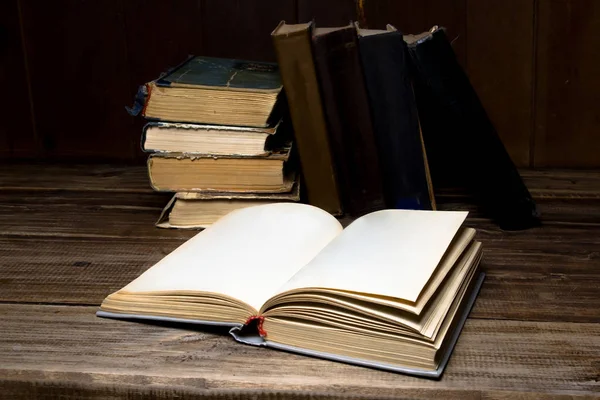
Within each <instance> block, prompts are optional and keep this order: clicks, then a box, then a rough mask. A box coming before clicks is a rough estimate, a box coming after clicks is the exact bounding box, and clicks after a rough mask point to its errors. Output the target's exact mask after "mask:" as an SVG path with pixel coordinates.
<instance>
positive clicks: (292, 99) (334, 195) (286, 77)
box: [272, 25, 342, 214]
mask: <svg viewBox="0 0 600 400" xmlns="http://www.w3.org/2000/svg"><path fill="white" fill-rule="evenodd" d="M280 27H281V25H280ZM280 27H278V29H276V30H275V31H274V32H273V34H272V37H273V43H274V45H275V51H276V53H277V59H278V62H279V70H280V73H281V78H282V81H283V86H284V89H285V92H286V97H287V101H288V104H289V111H290V115H291V118H292V125H293V127H294V135H295V139H296V144H297V148H298V155H299V158H300V164H301V166H302V174H303V176H304V183H305V186H306V192H307V196H308V201H309V203H310V204H312V205H314V206H317V207H320V208H322V209H324V210H325V211H328V212H330V213H332V214H341V212H342V207H341V204H340V198H339V193H338V186H337V181H336V176H335V172H334V167H333V160H332V156H331V152H330V145H329V139H328V137H327V128H326V125H325V119H324V116H323V108H322V105H321V98H320V95H319V87H318V83H317V77H316V73H315V68H314V63H313V55H312V49H311V41H310V37H311V26H310V25H309V26H308V27H307V28H306V29H303V30H301V31H296V32H293V33H282V34H279V33H278V30H279V28H280Z"/></svg>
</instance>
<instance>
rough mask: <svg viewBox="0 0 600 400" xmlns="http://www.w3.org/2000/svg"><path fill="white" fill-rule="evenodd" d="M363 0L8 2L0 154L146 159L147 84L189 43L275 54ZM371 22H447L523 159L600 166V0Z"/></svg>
mask: <svg viewBox="0 0 600 400" xmlns="http://www.w3.org/2000/svg"><path fill="white" fill-rule="evenodd" d="M357 1H359V0H178V1H172V2H169V1H160V0H103V1H97V0H54V1H51V2H49V1H44V2H42V1H37V0H3V1H2V2H0V86H1V90H2V92H1V95H0V109H1V110H2V113H1V119H2V121H1V122H0V158H1V159H22V158H35V159H50V160H96V161H97V160H120V161H134V162H136V161H141V160H142V159H143V158H144V157H143V154H141V152H140V150H139V143H138V142H139V136H140V129H141V126H142V123H143V121H141V120H140V119H136V118H132V117H129V116H128V115H127V114H126V112H125V109H124V106H125V105H129V104H130V103H131V101H132V99H133V97H134V94H135V91H136V88H137V86H138V85H139V84H141V83H143V82H146V81H148V80H150V79H153V78H154V77H156V76H157V74H158V73H159V72H161V71H162V70H164V69H165V68H167V67H169V66H172V65H174V64H177V63H178V62H179V61H181V60H182V59H184V58H185V57H186V56H187V55H188V54H202V55H209V56H223V57H235V58H246V59H257V60H274V58H275V55H274V52H273V48H272V44H271V39H270V36H269V34H270V32H271V31H272V29H273V28H274V27H275V26H276V24H277V23H278V22H279V21H280V20H282V19H285V20H286V21H288V22H296V21H307V20H309V19H312V18H315V19H316V22H317V24H318V25H320V26H326V25H341V24H345V23H347V22H348V21H349V20H351V19H357V18H358V17H359V15H358V12H359V7H358V5H357V4H356V2H357ZM361 3H362V5H363V7H362V15H363V16H364V21H365V22H366V24H367V25H368V26H369V27H371V28H382V27H384V26H385V24H386V23H391V24H393V25H395V26H396V27H397V28H398V29H400V30H402V31H405V32H412V33H416V32H421V31H423V30H426V29H429V28H430V27H431V26H432V25H434V24H438V25H443V26H446V27H447V28H448V32H449V35H450V36H451V38H452V40H453V45H454V48H455V50H456V53H457V55H458V58H459V60H460V62H461V64H462V65H463V66H464V67H465V69H466V70H467V72H468V74H469V76H470V78H471V80H472V82H473V84H474V86H475V88H476V90H477V92H478V93H479V95H480V97H481V99H482V101H483V103H484V105H485V106H486V108H487V110H488V113H489V115H490V117H491V118H492V120H493V121H494V123H495V124H496V127H497V129H498V131H499V133H500V135H501V137H502V139H503V141H504V143H505V145H506V146H507V148H508V149H509V152H510V154H511V156H512V157H513V159H514V161H515V162H516V163H517V164H518V165H521V166H568V167H573V166H575V167H600V106H599V104H600V74H599V73H598V65H599V64H600V30H598V29H597V26H598V24H599V23H600V1H597V0H363V1H362V2H361Z"/></svg>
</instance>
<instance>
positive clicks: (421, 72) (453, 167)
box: [405, 27, 539, 229]
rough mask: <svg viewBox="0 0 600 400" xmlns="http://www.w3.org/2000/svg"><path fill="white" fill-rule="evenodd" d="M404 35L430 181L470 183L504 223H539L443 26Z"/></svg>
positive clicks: (520, 226)
mask: <svg viewBox="0 0 600 400" xmlns="http://www.w3.org/2000/svg"><path fill="white" fill-rule="evenodd" d="M405 40H406V42H407V43H408V49H409V52H410V55H411V61H412V65H413V69H414V82H415V94H416V99H417V105H418V107H419V113H420V116H421V123H422V126H423V138H424V140H425V147H426V148H427V154H428V156H429V161H430V166H431V176H432V179H433V183H434V185H436V186H444V187H457V186H462V187H467V188H469V189H470V190H471V191H472V193H473V194H475V195H476V196H477V197H478V198H479V199H480V200H481V205H482V207H483V208H484V209H485V211H487V212H488V213H489V214H490V215H491V216H492V217H493V218H494V219H495V220H496V221H497V222H498V224H499V225H500V227H501V228H503V229H525V228H529V227H531V226H534V225H537V224H538V223H539V219H538V216H539V215H538V212H537V209H536V205H535V202H534V201H533V199H532V197H531V195H530V193H529V190H527V187H526V186H525V184H524V183H523V180H522V179H521V176H520V175H519V172H518V171H517V169H516V168H515V165H514V164H513V162H512V160H511V159H510V156H509V155H508V153H507V152H506V149H505V148H504V145H503V144H502V141H501V140H500V138H499V137H498V134H497V133H496V130H495V128H494V126H493V125H492V123H491V121H490V119H489V118H488V116H487V114H486V112H485V109H484V108H483V105H482V104H481V102H480V101H479V97H478V96H477V93H475V90H474V89H473V86H471V83H470V81H469V78H468V77H467V75H466V74H465V72H464V71H463V69H462V68H461V66H460V65H459V64H458V62H457V60H456V56H455V54H454V51H453V50H452V46H451V44H450V42H449V41H448V38H447V37H446V34H445V31H444V29H443V28H438V27H434V28H433V29H432V31H431V32H424V33H422V34H420V35H416V36H414V35H407V36H405Z"/></svg>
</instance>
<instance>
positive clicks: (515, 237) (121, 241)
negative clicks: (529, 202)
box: [0, 165, 600, 399]
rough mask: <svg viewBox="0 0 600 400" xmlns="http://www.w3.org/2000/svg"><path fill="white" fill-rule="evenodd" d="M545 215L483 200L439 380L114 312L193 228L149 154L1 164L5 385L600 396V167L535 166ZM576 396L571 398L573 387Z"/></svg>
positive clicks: (129, 393)
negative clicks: (476, 243) (121, 296)
mask: <svg viewBox="0 0 600 400" xmlns="http://www.w3.org/2000/svg"><path fill="white" fill-rule="evenodd" d="M523 176H524V177H525V179H526V181H527V183H528V185H529V187H530V188H531V191H532V193H533V195H534V196H535V197H536V199H537V200H538V203H539V206H540V209H541V211H542V212H543V213H544V226H543V227H540V228H535V229H531V230H527V231H523V232H503V231H501V230H499V229H498V228H497V227H496V226H495V225H493V224H492V223H491V222H490V221H489V220H487V219H485V218H483V217H482V216H481V215H480V214H479V213H478V212H477V210H475V209H474V208H473V207H472V206H471V205H469V204H468V203H465V202H464V199H462V198H461V197H460V196H454V195H452V194H451V193H446V194H443V195H442V196H440V198H439V201H440V203H441V207H440V208H442V209H465V208H467V209H473V212H472V214H471V216H470V218H469V220H468V225H470V226H473V227H475V228H477V229H478V232H479V233H478V238H479V239H480V240H481V241H482V242H483V244H484V249H485V255H484V259H483V266H484V269H485V270H486V271H487V274H488V275H487V280H486V282H485V284H484V286H483V288H482V291H481V294H480V296H479V298H478V300H477V303H476V305H475V307H474V309H473V311H472V313H471V316H470V318H469V320H468V321H467V324H466V326H465V329H464V331H463V333H462V336H461V337H460V339H459V342H458V345H457V347H456V349H455V351H454V354H453V355H452V357H451V359H450V363H449V365H448V368H447V370H446V372H445V375H444V376H443V378H442V379H441V380H440V381H432V380H426V379H417V378H412V377H407V376H403V375H398V374H393V373H388V372H381V371H377V370H372V369H367V368H361V367H355V366H350V365H344V364H339V363H334V362H329V361H324V360H319V359H312V358H308V357H303V356H297V355H292V354H287V353H284V352H278V351H274V350H268V349H260V348H253V347H249V346H243V345H240V344H237V343H235V342H234V341H233V340H232V339H231V338H230V337H229V336H227V335H226V334H225V333H224V332H223V331H218V330H214V329H212V330H211V329H195V328H192V327H189V326H176V327H173V326H164V325H148V324H141V323H132V322H122V321H114V320H106V319H100V318H97V317H95V315H94V313H95V311H96V310H97V308H98V305H99V304H100V302H101V301H102V299H103V298H104V297H105V296H106V295H107V294H109V293H111V292H113V291H115V290H117V289H119V288H121V287H122V286H123V285H125V284H126V283H128V282H129V281H131V280H132V279H133V278H135V277H136V276H138V275H139V274H140V273H141V272H142V271H144V270H145V269H146V268H148V267H150V266H151V265H153V264H154V263H155V262H157V261H158V260H159V259H161V258H162V257H163V256H164V255H165V254H168V253H169V252H170V251H172V250H173V249H175V248H176V247H177V246H178V245H180V244H181V243H183V241H185V240H186V239H188V238H189V237H191V236H192V235H193V234H194V233H193V232H189V231H178V230H161V229H157V228H155V227H154V226H153V223H154V221H155V220H156V218H157V217H158V215H159V212H160V210H161V207H162V206H163V205H164V204H165V203H166V202H167V200H168V198H169V196H168V195H162V194H158V193H154V192H152V191H151V190H150V189H149V186H148V183H147V178H146V174H145V169H144V167H115V166H107V165H95V166H94V165H93V166H89V165H88V166H77V165H71V166H56V165H0V310H1V311H0V314H1V315H2V322H1V323H0V398H10V399H12V398H17V397H26V398H53V397H58V396H59V395H60V396H62V397H61V398H63V399H71V398H72V399H79V398H102V399H104V398H121V397H128V398H136V399H137V398H146V397H152V398H167V397H169V398H170V397H176V396H181V397H203V396H207V397H211V396H215V397H218V398H236V399H237V398H242V397H246V396H248V397H251V398H255V399H259V398H268V399H276V398H284V397H292V398H306V397H310V398H316V397H320V396H326V397H327V398H350V397H356V398H364V397H369V396H374V397H379V398H381V397H407V398H414V397H417V398H430V397H434V396H439V397H442V398H457V399H471V398H473V399H479V398H501V399H506V398H520V399H522V398H537V397H538V396H539V395H540V394H544V395H550V394H551V395H557V396H560V395H564V397H565V398H568V397H569V396H577V395H591V396H600V382H599V381H600V291H599V288H600V173H599V172H594V171H538V172H533V171H523ZM569 398H570V397H569Z"/></svg>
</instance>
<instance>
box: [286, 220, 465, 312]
mask: <svg viewBox="0 0 600 400" xmlns="http://www.w3.org/2000/svg"><path fill="white" fill-rule="evenodd" d="M466 216H467V212H462V211H413V210H383V211H377V212H375V213H371V214H368V215H365V216H363V217H361V218H359V219H357V220H356V221H354V222H353V223H352V224H350V226H348V227H347V228H346V229H345V230H344V232H342V233H341V234H340V235H339V236H337V237H336V238H335V239H334V240H333V241H332V242H331V243H330V244H329V245H328V246H327V247H326V248H325V249H323V251H322V252H321V253H319V254H318V255H317V256H316V257H315V258H314V259H313V260H312V261H311V262H310V263H309V264H308V265H306V266H305V267H304V268H302V269H301V270H300V271H298V273H297V274H296V275H294V277H293V278H292V279H290V280H289V281H288V282H287V283H286V284H285V285H283V286H282V287H281V288H280V289H279V293H282V292H284V291H287V290H291V289H298V288H311V287H319V288H329V289H337V290H348V291H354V292H360V293H368V294H376V295H383V296H390V297H395V298H398V299H402V300H406V301H411V302H415V301H416V300H417V298H418V296H419V293H421V291H422V290H423V287H424V286H425V284H426V283H427V281H428V280H429V278H430V277H431V275H432V274H433V272H434V270H435V269H436V267H437V266H438V264H439V262H440V260H441V259H442V256H443V255H444V253H445V251H446V249H447V248H448V246H449V245H450V242H451V241H452V238H453V237H454V235H456V233H457V231H458V229H459V228H460V226H461V225H462V223H463V222H464V220H465V218H466Z"/></svg>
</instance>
